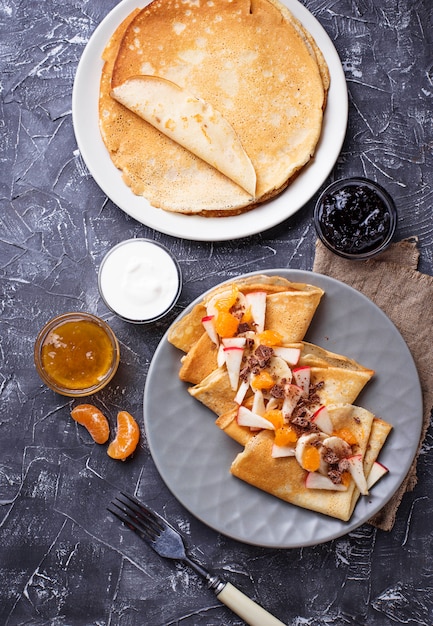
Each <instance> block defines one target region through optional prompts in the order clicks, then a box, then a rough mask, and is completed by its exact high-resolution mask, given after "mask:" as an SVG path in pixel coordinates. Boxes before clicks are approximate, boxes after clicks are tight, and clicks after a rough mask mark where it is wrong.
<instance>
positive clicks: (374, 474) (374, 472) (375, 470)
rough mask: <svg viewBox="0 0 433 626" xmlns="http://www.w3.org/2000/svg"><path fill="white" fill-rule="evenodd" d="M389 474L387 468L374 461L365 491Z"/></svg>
mask: <svg viewBox="0 0 433 626" xmlns="http://www.w3.org/2000/svg"><path fill="white" fill-rule="evenodd" d="M388 472H389V470H388V468H387V467H385V465H382V463H379V461H375V462H374V463H373V465H372V468H371V470H370V473H369V475H368V476H367V489H370V488H371V487H372V486H373V485H375V484H376V483H377V481H378V480H379V479H380V478H382V476H385V474H387V473H388Z"/></svg>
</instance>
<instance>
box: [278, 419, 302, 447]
mask: <svg viewBox="0 0 433 626" xmlns="http://www.w3.org/2000/svg"><path fill="white" fill-rule="evenodd" d="M297 440H298V437H297V435H296V433H295V431H294V430H293V428H291V426H289V425H288V424H286V425H285V426H281V427H280V428H277V429H276V431H275V445H277V446H288V445H289V444H291V443H296V441H297Z"/></svg>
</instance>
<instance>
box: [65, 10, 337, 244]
mask: <svg viewBox="0 0 433 626" xmlns="http://www.w3.org/2000/svg"><path fill="white" fill-rule="evenodd" d="M149 1H150V0H149ZM280 1H281V2H282V3H283V4H284V5H285V6H286V7H287V8H288V9H289V10H290V11H292V13H293V14H294V16H295V17H297V18H298V19H299V20H300V21H301V22H302V23H303V24H304V25H305V26H306V27H307V29H308V30H309V31H310V33H311V34H312V35H313V37H314V38H315V39H316V41H317V42H318V45H319V47H320V49H321V50H322V53H323V55H324V57H325V59H326V61H327V63H328V67H329V71H330V75H331V83H330V89H329V92H328V103H327V107H326V110H325V115H324V123H323V129H322V135H321V138H320V140H319V144H318V146H317V149H316V153H315V155H314V157H313V159H312V161H311V162H310V163H309V164H308V165H307V166H306V167H305V168H304V169H303V170H302V171H301V172H300V174H299V175H298V176H297V177H296V178H295V180H294V182H293V183H291V185H289V186H288V187H287V188H286V189H285V190H284V191H283V192H282V193H281V194H279V195H278V196H276V197H275V198H274V199H272V200H270V201H268V202H266V203H263V204H262V205H259V206H258V207H256V208H254V209H252V210H251V211H247V212H245V213H242V214H241V215H234V216H230V217H218V218H217V217H202V216H194V215H181V214H178V213H171V212H169V211H164V210H163V209H156V208H154V207H152V206H151V205H150V204H149V202H148V201H147V200H146V199H145V198H142V197H138V196H135V195H134V194H133V193H132V191H131V190H130V189H129V187H127V186H126V184H125V183H123V181H122V178H121V173H120V171H119V170H117V168H116V167H115V166H114V164H113V163H112V161H111V159H110V157H109V154H108V152H107V150H106V148H105V145H104V144H103V141H102V138H101V136H100V133H99V124H98V105H97V104H98V96H99V81H100V74H101V71H102V66H103V62H102V57H101V55H102V51H103V49H104V47H105V45H106V43H107V41H108V39H109V37H110V36H111V34H112V32H114V30H115V28H116V27H117V25H118V24H119V23H120V22H121V21H122V19H124V18H125V17H126V16H127V15H128V14H129V13H130V12H131V11H132V10H133V9H134V8H136V7H137V6H138V5H139V6H140V7H145V6H147V4H149V2H146V1H145V2H137V0H122V1H121V2H120V3H119V4H118V5H116V6H115V7H114V8H113V9H112V10H111V11H110V12H109V13H108V14H107V15H106V16H105V18H103V20H102V21H101V22H100V23H99V25H98V26H97V27H96V29H95V31H94V32H93V34H92V35H91V37H90V39H89V41H88V43H87V44H86V46H85V48H84V51H83V53H82V55H81V58H80V61H79V63H78V66H77V71H76V74H75V80H74V85H73V90H72V123H73V127H74V133H75V138H76V141H77V146H78V150H79V152H80V154H81V156H82V158H83V161H84V163H85V165H86V167H87V169H88V170H89V172H90V174H91V176H92V177H93V179H94V180H95V182H96V183H97V185H98V186H99V187H100V188H101V190H102V191H103V192H104V194H105V195H106V196H107V197H108V198H109V199H110V200H111V201H112V202H113V203H114V204H115V205H116V206H117V207H119V208H120V209H121V210H122V211H123V212H124V213H126V214H127V215H129V216H130V217H132V218H133V219H135V220H136V221H138V222H139V223H141V224H143V225H144V226H148V227H150V228H153V229H154V230H156V231H159V232H161V233H164V234H166V235H170V236H173V237H178V238H180V239H188V240H193V241H228V240H233V239H240V238H243V237H249V236H251V235H255V234H258V233H260V232H264V231H266V230H268V229H270V228H273V227H274V226H277V225H278V224H280V223H282V222H283V221H285V220H286V219H288V218H289V217H291V216H292V215H294V214H295V213H297V212H298V211H300V210H301V209H302V208H303V207H304V206H305V204H307V202H308V201H309V200H311V198H312V197H313V196H314V194H315V193H316V192H317V191H318V190H319V189H320V187H321V186H322V184H323V183H324V182H325V180H326V179H327V177H328V176H329V174H330V173H331V171H332V169H333V167H334V165H335V163H336V161H337V159H338V156H339V154H340V152H341V149H342V146H343V142H344V139H345V136H346V131H347V124H348V107H349V102H348V91H347V84H346V78H345V74H344V70H343V67H342V64H341V61H340V58H339V56H338V53H337V51H336V49H335V46H334V44H333V42H332V40H331V39H330V37H329V35H328V34H327V32H326V31H325V29H324V28H323V26H322V25H321V24H320V22H319V21H318V20H317V18H316V17H315V16H314V15H313V14H312V13H311V12H310V11H309V10H308V9H307V8H306V7H305V6H304V5H302V4H301V3H300V2H299V0H280ZM142 212H143V214H142ZM252 212H253V213H254V219H251V214H252Z"/></svg>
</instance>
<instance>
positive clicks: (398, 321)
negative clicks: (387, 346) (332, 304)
mask: <svg viewBox="0 0 433 626" xmlns="http://www.w3.org/2000/svg"><path fill="white" fill-rule="evenodd" d="M418 259H419V252H418V249H417V239H416V238H411V239H406V240H404V241H401V242H399V243H395V244H392V245H391V246H390V247H389V248H388V249H387V250H386V251H385V252H383V253H382V254H381V255H378V256H377V257H374V259H372V260H369V261H348V260H346V259H342V258H340V257H338V256H337V255H335V254H333V253H332V252H330V251H329V250H328V249H327V248H326V247H325V246H324V245H323V244H322V243H321V242H320V241H317V243H316V256H315V260H314V265H313V270H314V271H315V272H318V273H320V274H325V275H326V276H330V277H332V278H336V279H338V280H340V281H341V282H344V283H346V284H348V285H350V286H352V287H354V288H355V289H357V290H358V291H360V292H362V293H363V294H364V295H366V296H367V297H368V298H370V300H372V301H373V302H374V303H375V304H377V306H379V307H380V308H381V309H382V311H383V312H384V313H386V315H387V316H388V317H389V319H390V320H391V321H392V322H393V323H394V324H395V326H396V327H397V328H398V330H399V331H400V333H401V335H402V337H403V339H404V340H405V341H406V344H407V345H408V347H409V350H410V351H411V353H412V357H413V359H414V361H415V364H416V366H417V369H418V374H419V378H420V382H421V388H422V394H423V404H424V415H423V428H422V434H421V439H420V443H419V448H418V453H417V455H416V458H415V460H414V462H413V464H412V467H411V468H410V470H409V472H408V474H407V476H406V478H405V480H404V481H403V483H402V485H401V487H400V488H399V489H398V491H397V493H396V494H395V495H394V496H393V497H392V498H391V500H390V502H388V504H387V505H386V506H384V507H383V509H382V510H381V511H379V512H378V513H377V514H376V515H375V516H374V518H372V519H371V520H370V523H371V524H373V525H374V526H376V527H378V528H381V529H382V530H391V528H392V527H393V525H394V522H395V518H396V514H397V510H398V507H399V505H400V503H401V500H402V498H403V496H404V494H405V493H406V492H407V491H411V490H412V489H413V488H414V487H415V485H416V481H417V475H416V466H417V460H418V454H419V451H420V448H421V445H422V442H423V440H424V437H425V434H426V432H427V428H428V426H429V422H430V416H431V411H432V407H433V377H432V375H431V368H432V362H433V359H432V357H433V277H432V276H428V275H426V274H421V273H420V272H418V271H417V266H418Z"/></svg>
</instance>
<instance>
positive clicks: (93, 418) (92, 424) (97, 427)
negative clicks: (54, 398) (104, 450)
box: [71, 404, 110, 443]
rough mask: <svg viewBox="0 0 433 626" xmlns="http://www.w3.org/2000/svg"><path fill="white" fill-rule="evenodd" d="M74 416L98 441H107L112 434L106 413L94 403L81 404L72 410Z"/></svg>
mask: <svg viewBox="0 0 433 626" xmlns="http://www.w3.org/2000/svg"><path fill="white" fill-rule="evenodd" d="M71 416H72V418H73V419H74V420H75V421H76V422H78V424H81V425H82V426H84V427H85V428H87V430H88V431H89V434H90V436H91V437H92V438H93V440H94V441H95V442H96V443H105V442H106V441H107V440H108V437H109V436H110V426H109V424H108V420H107V418H106V417H105V415H104V414H103V413H102V412H101V411H100V410H99V409H98V408H97V407H96V406H93V404H79V405H78V406H76V407H75V408H73V409H72V411H71Z"/></svg>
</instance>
